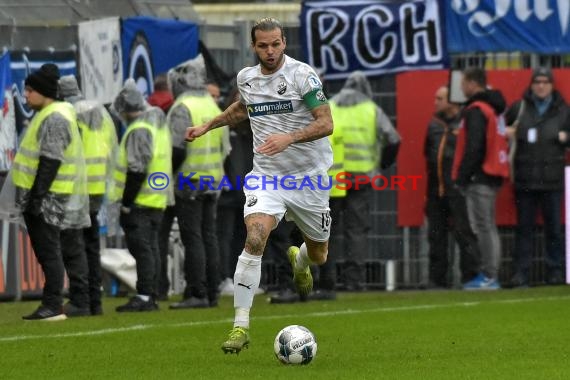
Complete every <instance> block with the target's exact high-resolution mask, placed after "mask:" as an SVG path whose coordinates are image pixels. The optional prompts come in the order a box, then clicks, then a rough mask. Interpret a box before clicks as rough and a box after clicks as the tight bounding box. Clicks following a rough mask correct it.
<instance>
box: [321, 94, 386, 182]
mask: <svg viewBox="0 0 570 380" xmlns="http://www.w3.org/2000/svg"><path fill="white" fill-rule="evenodd" d="M331 103H333V102H331ZM331 113H332V118H333V122H334V126H335V129H336V128H337V127H339V128H341V129H342V131H343V136H344V169H345V171H347V172H349V173H368V172H371V171H373V170H374V169H375V168H376V167H377V165H378V164H379V162H378V161H379V159H380V157H379V150H378V143H377V141H376V104H374V102H372V101H366V102H363V103H359V104H355V105H353V106H348V107H339V106H338V105H336V106H331Z"/></svg>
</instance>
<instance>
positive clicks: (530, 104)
mask: <svg viewBox="0 0 570 380" xmlns="http://www.w3.org/2000/svg"><path fill="white" fill-rule="evenodd" d="M568 116H569V111H568V105H567V104H566V102H565V101H564V99H563V98H562V95H560V93H559V92H558V91H557V90H555V88H554V77H553V75H552V71H551V70H550V69H547V68H538V69H536V70H534V72H533V73H532V77H531V83H530V86H529V88H528V89H527V90H526V92H525V93H524V95H523V97H522V99H520V100H518V101H516V102H515V103H514V104H513V105H512V106H511V107H510V108H509V111H508V112H507V115H506V120H507V125H510V126H511V127H510V128H509V129H510V135H512V136H513V138H514V141H515V144H516V150H515V152H514V170H513V172H514V180H513V183H514V186H515V199H516V207H517V230H516V240H515V250H514V255H513V259H514V262H513V270H514V273H515V274H514V277H513V279H512V283H513V285H514V286H528V284H529V279H530V278H529V277H530V273H529V271H530V267H531V256H532V251H533V237H534V228H535V225H536V223H535V221H536V213H537V210H538V208H539V207H540V210H541V211H542V217H543V220H544V233H545V234H544V241H545V245H546V250H545V251H546V257H545V259H546V260H545V263H546V282H547V283H548V284H561V283H563V282H564V273H563V270H564V266H563V257H564V245H563V239H562V231H561V223H560V211H561V210H560V208H561V200H562V192H563V189H564V182H563V181H564V164H565V160H564V154H565V149H566V148H567V147H568V144H569V141H568V133H569V131H570V123H569V119H568Z"/></svg>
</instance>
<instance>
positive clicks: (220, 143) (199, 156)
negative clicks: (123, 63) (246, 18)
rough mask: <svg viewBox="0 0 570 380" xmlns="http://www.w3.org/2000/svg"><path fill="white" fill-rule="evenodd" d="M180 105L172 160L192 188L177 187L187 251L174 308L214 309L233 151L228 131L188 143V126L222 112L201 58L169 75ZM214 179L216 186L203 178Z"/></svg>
mask: <svg viewBox="0 0 570 380" xmlns="http://www.w3.org/2000/svg"><path fill="white" fill-rule="evenodd" d="M168 78H169V83H171V87H172V92H173V94H174V96H175V97H176V101H175V103H174V105H173V106H172V109H171V110H170V112H169V113H168V116H167V120H168V121H167V123H168V126H169V128H170V130H171V132H172V137H173V138H172V141H173V162H174V165H175V166H176V167H179V168H180V169H179V171H180V172H183V173H184V174H185V175H189V173H193V174H194V175H193V177H192V178H191V179H190V182H191V184H192V185H189V184H180V183H177V185H176V188H175V207H176V217H177V218H178V224H179V227H180V237H181V239H182V243H183V244H184V247H185V262H184V276H185V279H186V288H185V289H184V295H183V300H182V301H181V302H177V303H174V304H172V305H170V308H171V309H186V308H203V307H213V306H217V304H218V286H219V284H220V281H219V276H220V273H219V247H218V239H217V236H216V207H217V203H218V197H219V195H220V191H219V190H217V189H216V187H217V185H218V184H219V182H220V181H221V180H222V176H223V174H224V172H223V162H224V158H225V157H226V155H227V153H229V150H230V148H229V137H228V130H227V128H223V129H217V130H216V131H214V132H213V133H211V134H208V135H207V136H206V137H205V138H203V139H199V140H197V141H196V142H195V143H193V144H186V141H185V139H184V135H185V132H186V129H187V128H191V127H193V126H196V125H200V124H201V123H202V122H203V121H204V120H211V119H213V118H214V117H216V116H218V115H219V114H221V113H222V111H221V110H220V108H219V107H218V106H217V104H216V103H215V101H214V99H213V98H212V96H210V94H209V93H208V91H207V89H206V65H205V64H204V59H203V57H202V56H201V55H199V56H198V57H196V58H194V59H192V60H189V61H187V62H184V63H182V64H180V65H179V66H177V67H175V68H173V69H171V70H170V71H169V72H168ZM207 177H210V178H212V179H213V181H214V182H213V187H212V188H209V186H204V185H203V182H202V179H204V178H207Z"/></svg>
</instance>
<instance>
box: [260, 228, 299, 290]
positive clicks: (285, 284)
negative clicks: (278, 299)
mask: <svg viewBox="0 0 570 380" xmlns="http://www.w3.org/2000/svg"><path fill="white" fill-rule="evenodd" d="M294 228H295V224H294V223H293V222H286V221H285V220H281V222H279V224H278V225H277V228H275V229H274V230H273V231H271V233H270V234H269V237H268V238H267V244H266V245H265V252H264V256H266V257H268V258H270V259H272V260H273V262H274V263H275V270H276V272H277V287H278V288H279V291H283V290H286V289H290V290H293V291H294V290H295V285H294V284H293V269H292V268H291V263H289V259H288V257H287V254H286V252H287V249H289V247H290V246H291V245H292V241H291V233H292V232H293V229H294Z"/></svg>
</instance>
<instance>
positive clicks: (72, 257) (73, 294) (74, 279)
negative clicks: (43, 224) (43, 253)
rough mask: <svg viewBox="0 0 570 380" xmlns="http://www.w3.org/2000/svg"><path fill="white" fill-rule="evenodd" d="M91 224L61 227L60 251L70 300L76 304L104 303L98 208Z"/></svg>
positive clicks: (81, 305) (92, 305)
mask: <svg viewBox="0 0 570 380" xmlns="http://www.w3.org/2000/svg"><path fill="white" fill-rule="evenodd" d="M89 217H90V219H91V226H90V227H87V228H83V229H68V230H62V231H61V253H62V255H63V263H64V265H65V270H66V271H67V277H68V278H69V301H70V302H71V303H72V304H74V305H75V306H77V307H87V308H89V307H90V308H95V307H99V306H101V282H102V275H101V242H100V240H99V221H98V220H97V211H95V212H91V213H90V214H89Z"/></svg>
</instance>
